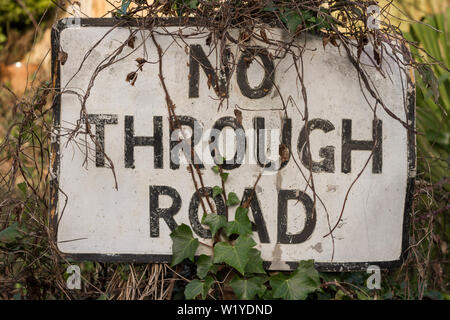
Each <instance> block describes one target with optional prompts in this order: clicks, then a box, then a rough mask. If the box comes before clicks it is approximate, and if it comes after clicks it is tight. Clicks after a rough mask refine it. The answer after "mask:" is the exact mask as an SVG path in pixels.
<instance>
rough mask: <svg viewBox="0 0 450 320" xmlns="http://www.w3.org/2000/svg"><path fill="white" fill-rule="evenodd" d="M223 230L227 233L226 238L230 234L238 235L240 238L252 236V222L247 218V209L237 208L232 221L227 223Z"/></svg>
mask: <svg viewBox="0 0 450 320" xmlns="http://www.w3.org/2000/svg"><path fill="white" fill-rule="evenodd" d="M238 201H239V199H238ZM225 230H226V232H227V236H230V235H232V234H238V235H241V236H245V235H250V234H252V222H251V221H250V219H249V218H248V209H247V208H242V207H239V208H237V210H236V215H235V217H234V220H233V221H230V222H228V224H227V225H226V227H225Z"/></svg>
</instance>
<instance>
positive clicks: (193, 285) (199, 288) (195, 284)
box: [184, 279, 203, 300]
mask: <svg viewBox="0 0 450 320" xmlns="http://www.w3.org/2000/svg"><path fill="white" fill-rule="evenodd" d="M202 292H203V282H201V281H200V280H198V279H195V280H192V281H191V282H189V283H188V284H187V285H186V288H184V296H185V297H186V299H187V300H192V299H194V298H195V297H197V296H198V295H199V294H200V293H202Z"/></svg>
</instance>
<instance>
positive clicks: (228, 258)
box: [214, 236, 256, 274]
mask: <svg viewBox="0 0 450 320" xmlns="http://www.w3.org/2000/svg"><path fill="white" fill-rule="evenodd" d="M254 246H256V242H255V241H254V240H253V239H252V238H250V237H248V236H239V237H238V238H237V240H236V242H235V243H234V244H230V243H227V242H218V243H217V244H216V245H215V246H214V263H226V264H227V265H229V266H230V267H233V268H235V269H236V270H237V271H239V272H240V273H241V274H245V267H246V266H247V263H248V262H249V261H250V249H251V248H253V247H254Z"/></svg>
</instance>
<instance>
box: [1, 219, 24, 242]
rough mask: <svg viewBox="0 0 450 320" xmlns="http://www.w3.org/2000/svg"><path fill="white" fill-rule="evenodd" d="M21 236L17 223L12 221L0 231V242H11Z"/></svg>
mask: <svg viewBox="0 0 450 320" xmlns="http://www.w3.org/2000/svg"><path fill="white" fill-rule="evenodd" d="M20 237H22V234H21V233H20V231H19V223H18V222H14V223H13V224H12V225H10V226H9V227H8V228H6V229H4V230H2V231H0V242H5V243H12V242H14V241H16V239H17V238H20Z"/></svg>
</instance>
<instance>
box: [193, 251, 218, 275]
mask: <svg viewBox="0 0 450 320" xmlns="http://www.w3.org/2000/svg"><path fill="white" fill-rule="evenodd" d="M210 271H211V272H212V273H216V271H217V269H216V266H215V265H214V264H213V263H212V257H211V256H208V255H206V254H202V255H201V256H200V257H198V260H197V276H198V277H199V278H200V279H204V278H205V277H206V275H207V274H208V272H210Z"/></svg>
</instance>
